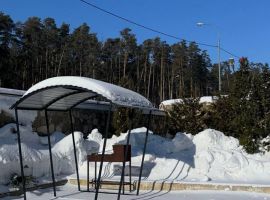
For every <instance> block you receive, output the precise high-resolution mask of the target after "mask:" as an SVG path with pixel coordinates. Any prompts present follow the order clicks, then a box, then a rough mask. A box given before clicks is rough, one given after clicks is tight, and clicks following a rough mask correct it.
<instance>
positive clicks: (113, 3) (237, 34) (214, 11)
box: [0, 0, 270, 63]
mask: <svg viewBox="0 0 270 200" xmlns="http://www.w3.org/2000/svg"><path fill="white" fill-rule="evenodd" d="M87 1H89V2H91V3H93V4H96V5H97V6H100V7H102V8H104V9H107V10H110V11H111V12H114V13H116V14H118V15H121V16H123V17H126V18H128V19H130V20H133V21H135V22H138V23H140V24H143V25H145V26H148V27H151V28H153V29H157V30H160V31H163V32H166V33H169V34H172V35H175V36H177V37H180V38H183V39H187V40H194V41H197V42H202V43H209V44H213V45H216V43H217V39H218V33H217V32H219V33H220V40H221V46H222V47H223V48H225V49H227V50H229V51H231V52H232V53H234V54H236V55H237V56H240V57H241V56H246V57H248V58H249V60H250V61H253V62H263V63H265V62H268V63H270V58H269V53H270V51H269V47H270V26H269V25H270V12H269V9H270V1H269V0H257V1H255V0H222V1H221V0H167V1H164V0H163V1H161V0H133V1H131V0H87ZM0 11H2V12H4V13H6V14H9V15H10V16H11V17H12V19H13V20H14V21H25V20H26V19H27V18H28V17H30V16H38V17H40V18H42V19H44V18H46V17H53V18H54V19H55V20H56V22H57V24H61V23H62V22H66V23H68V24H70V27H71V28H72V29H74V28H76V27H78V26H79V25H80V24H82V23H83V22H86V23H87V24H88V25H90V27H91V31H92V32H95V33H97V35H98V37H99V39H100V40H103V41H104V40H106V39H107V38H109V37H117V36H118V35H119V31H120V30H122V29H123V28H125V27H129V28H131V29H132V31H133V32H134V33H135V34H136V36H137V39H138V42H139V43H141V42H142V41H143V40H145V39H149V38H154V37H156V36H160V35H158V34H156V33H152V32H150V31H147V30H144V29H142V28H139V27H137V26H135V25H131V24H129V23H127V22H123V21H121V20H119V19H116V18H113V17H112V16H109V15H107V14H105V13H102V12H100V11H99V10H95V9H94V8H92V7H89V6H87V5H85V4H84V3H82V2H81V1H79V0H43V1H41V0H24V1H22V0H6V1H5V0H2V1H1V5H0ZM199 21H202V22H205V23H209V24H212V25H215V26H218V30H217V28H216V27H214V26H205V27H201V28H200V27H197V26H196V23H197V22H199ZM160 37H161V39H162V40H165V41H167V42H168V43H170V44H171V43H175V42H177V40H175V39H171V38H168V37H166V36H160ZM200 47H201V49H205V50H207V51H208V53H209V55H210V58H211V60H212V61H213V62H216V61H217V49H215V48H209V47H205V46H200ZM230 57H231V56H230V55H228V54H226V53H224V52H222V53H221V60H222V61H224V60H227V59H229V58H230Z"/></svg>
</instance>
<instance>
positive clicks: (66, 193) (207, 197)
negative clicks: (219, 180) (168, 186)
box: [3, 185, 270, 200]
mask: <svg viewBox="0 0 270 200" xmlns="http://www.w3.org/2000/svg"><path fill="white" fill-rule="evenodd" d="M108 192H112V191H108ZM113 192H116V191H113ZM128 194H129V195H122V196H121V199H122V200H150V199H155V200H167V199H170V200H228V199H230V200H269V199H270V195H269V194H259V193H252V192H230V191H177V192H172V191H141V193H140V195H139V196H136V195H135V194H134V193H131V194H130V193H128ZM116 197H117V195H116V194H105V193H100V194H99V199H102V200H111V199H116ZM11 199H18V200H19V199H23V198H19V197H5V198H3V200H11ZM27 199H29V200H35V199H39V200H50V199H63V200H78V199H81V200H86V199H94V193H89V192H78V190H77V187H76V186H71V185H65V186H62V187H57V197H56V198H55V197H53V192H52V189H40V190H36V191H33V192H27Z"/></svg>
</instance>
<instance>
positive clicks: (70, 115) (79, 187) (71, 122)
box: [69, 110, 89, 191]
mask: <svg viewBox="0 0 270 200" xmlns="http://www.w3.org/2000/svg"><path fill="white" fill-rule="evenodd" d="M69 118H70V127H71V134H72V142H73V151H74V158H75V166H76V175H77V184H78V190H79V191H80V190H81V186H80V177H79V169H78V160H77V154H76V145H75V138H74V126H73V121H72V113H71V110H69ZM88 170H89V169H88Z"/></svg>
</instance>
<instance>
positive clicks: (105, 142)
mask: <svg viewBox="0 0 270 200" xmlns="http://www.w3.org/2000/svg"><path fill="white" fill-rule="evenodd" d="M111 111H112V103H110V109H109V111H108V117H107V122H106V130H105V137H104V142H103V149H102V155H101V162H100V166H99V173H98V180H97V187H96V194H95V200H97V199H98V192H99V188H100V182H101V173H102V167H103V161H104V154H105V149H106V144H107V138H108V132H109V126H110V122H111Z"/></svg>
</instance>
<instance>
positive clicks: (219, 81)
mask: <svg viewBox="0 0 270 200" xmlns="http://www.w3.org/2000/svg"><path fill="white" fill-rule="evenodd" d="M197 26H199V27H202V26H212V27H214V28H215V29H216V31H217V34H218V43H217V51H218V91H219V92H221V85H222V84H221V63H220V33H219V28H218V27H217V26H216V25H213V24H208V23H204V22H198V23H197Z"/></svg>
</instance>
